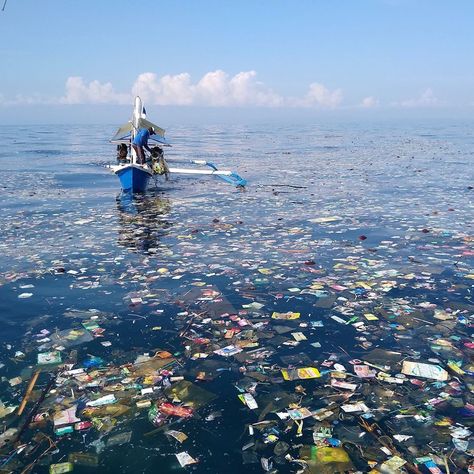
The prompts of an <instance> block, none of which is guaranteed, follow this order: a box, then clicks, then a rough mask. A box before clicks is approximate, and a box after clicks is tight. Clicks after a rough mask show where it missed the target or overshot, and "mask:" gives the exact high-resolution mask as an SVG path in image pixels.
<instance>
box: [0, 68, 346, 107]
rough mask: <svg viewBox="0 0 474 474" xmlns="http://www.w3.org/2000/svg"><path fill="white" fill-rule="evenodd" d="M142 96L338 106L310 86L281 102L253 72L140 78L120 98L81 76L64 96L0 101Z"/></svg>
mask: <svg viewBox="0 0 474 474" xmlns="http://www.w3.org/2000/svg"><path fill="white" fill-rule="evenodd" d="M135 95H140V96H141V97H142V99H143V100H144V101H145V102H146V103H148V104H157V105H178V106H179V105H187V106H211V107H310V108H330V109H332V108H336V107H338V106H339V105H340V103H341V102H342V91H341V89H335V90H330V89H328V88H327V87H326V86H325V85H323V84H320V83H318V82H314V83H312V84H310V86H309V90H308V92H307V93H306V95H305V96H304V97H299V98H295V97H284V96H281V95H279V94H278V93H276V92H274V91H273V90H272V89H271V88H269V87H268V86H266V85H265V84H264V83H263V82H261V81H259V80H258V79H257V73H256V72H255V71H242V72H239V73H237V74H235V75H233V76H232V75H229V74H227V73H226V72H225V71H222V70H220V69H218V70H216V71H211V72H208V73H206V74H204V76H202V77H201V78H200V79H199V80H197V81H193V80H192V78H191V76H190V74H188V73H181V74H175V75H170V74H167V75H164V76H161V77H159V76H158V75H157V74H155V73H153V72H144V73H142V74H140V75H139V76H138V77H137V78H136V80H135V81H134V83H133V85H132V87H131V90H130V91H129V92H118V91H116V90H115V89H114V87H113V85H112V83H111V82H100V81H98V80H92V81H89V82H87V81H86V80H84V79H83V78H82V77H80V76H71V77H69V78H68V79H67V80H66V84H65V91H64V94H63V95H62V96H59V97H58V96H57V97H49V98H45V97H40V96H38V95H30V96H17V97H15V98H12V99H10V100H7V99H6V98H5V97H0V105H22V104H64V105H73V104H130V103H131V102H132V99H133V96H135Z"/></svg>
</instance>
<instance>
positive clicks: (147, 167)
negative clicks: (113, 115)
mask: <svg viewBox="0 0 474 474" xmlns="http://www.w3.org/2000/svg"><path fill="white" fill-rule="evenodd" d="M150 127H153V129H154V131H155V133H154V134H152V135H150V138H149V139H148V146H149V147H150V149H151V150H152V154H151V157H150V158H149V159H148V160H147V161H146V163H145V164H140V163H139V161H138V157H137V154H136V152H135V150H134V149H133V147H132V146H131V143H132V141H133V139H134V138H135V135H136V134H137V133H138V130H140V129H141V128H150ZM111 143H114V144H116V145H117V162H118V163H117V164H116V165H111V166H110V168H111V169H112V171H113V172H114V173H115V174H116V175H117V176H118V177H119V179H120V184H121V186H122V190H123V191H125V192H130V193H137V192H138V193H143V192H145V191H146V189H147V187H148V183H149V181H150V178H152V177H154V176H155V177H156V176H157V175H166V176H168V175H173V174H184V175H186V174H187V175H198V176H199V175H213V176H217V177H219V178H221V179H223V180H224V181H226V182H228V183H230V184H232V185H234V186H239V187H244V186H245V185H246V184H247V181H246V180H245V179H244V178H242V177H241V176H239V175H238V174H237V173H235V172H233V171H227V170H219V169H218V168H217V166H216V165H215V164H214V163H211V162H209V161H204V160H180V159H174V158H171V159H168V158H167V159H166V160H165V159H164V156H163V152H162V147H163V146H165V147H167V146H171V145H170V144H169V142H168V141H167V140H166V138H165V131H164V130H163V129H162V128H161V127H158V125H155V124H154V123H152V122H150V121H149V120H147V118H146V112H145V108H144V107H143V104H142V100H141V99H140V97H138V96H137V97H136V98H135V106H134V108H133V115H132V119H131V120H130V121H129V122H127V123H126V124H124V125H122V126H121V127H120V128H119V129H118V130H117V133H116V134H115V135H114V137H113V138H112V140H111ZM169 163H176V164H183V163H186V164H192V165H195V166H202V167H204V168H179V167H173V166H169Z"/></svg>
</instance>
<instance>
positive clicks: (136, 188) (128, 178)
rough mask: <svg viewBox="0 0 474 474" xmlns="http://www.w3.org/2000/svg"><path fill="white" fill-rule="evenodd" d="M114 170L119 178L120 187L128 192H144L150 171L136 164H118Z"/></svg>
mask: <svg viewBox="0 0 474 474" xmlns="http://www.w3.org/2000/svg"><path fill="white" fill-rule="evenodd" d="M114 172H115V174H116V175H117V176H118V177H119V179H120V184H121V186H122V189H123V190H124V191H125V192H130V193H143V192H145V191H146V188H147V187H148V183H149V181H150V178H151V176H152V173H151V171H149V170H148V169H146V168H144V167H142V166H137V165H128V166H118V167H116V168H115V169H114Z"/></svg>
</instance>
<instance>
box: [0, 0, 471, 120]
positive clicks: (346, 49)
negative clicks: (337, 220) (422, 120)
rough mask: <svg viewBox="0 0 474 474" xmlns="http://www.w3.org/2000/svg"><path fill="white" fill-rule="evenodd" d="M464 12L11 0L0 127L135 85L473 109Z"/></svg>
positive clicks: (356, 104)
mask: <svg viewBox="0 0 474 474" xmlns="http://www.w3.org/2000/svg"><path fill="white" fill-rule="evenodd" d="M3 1H4V0H0V2H1V3H0V5H3ZM473 18H474V2H473V1H471V0H464V1H463V0H459V1H455V2H448V1H446V0H331V1H329V0H325V1H322V0H321V1H320V0H239V1H238V2H234V1H231V0H219V1H217V0H199V1H198V0H186V1H185V0H159V1H158V0H155V1H151V0H150V1H149V0H140V1H132V0H127V1H125V0H113V1H112V0H109V1H106V0H102V1H97V0H94V1H93V0H81V1H79V0H21V1H20V0H8V1H7V4H6V8H5V11H4V12H0V61H1V65H2V66H1V74H0V122H1V123H8V122H9V121H12V120H13V121H15V119H18V120H23V119H25V118H26V117H28V120H29V121H30V122H34V121H35V120H38V121H48V120H49V119H50V120H53V121H54V120H55V119H61V118H65V117H68V118H69V119H70V120H71V121H74V118H84V117H86V116H87V115H88V114H90V113H94V114H95V117H97V118H98V119H100V120H102V119H103V120H109V119H110V118H112V117H113V116H114V113H115V112H114V111H116V110H117V107H118V108H120V109H121V108H122V107H125V106H126V105H128V104H131V101H132V99H131V98H132V96H133V95H134V94H135V93H139V94H140V95H141V96H142V97H143V98H144V100H145V101H146V103H147V104H149V107H150V108H154V107H159V106H164V107H167V108H168V109H170V110H171V109H173V110H178V111H179V110H181V111H186V110H189V108H196V109H197V108H202V109H203V110H207V111H209V110H213V111H216V110H224V109H225V110H228V109H232V108H239V109H248V110H249V111H252V112H251V113H252V114H253V113H254V111H255V110H260V111H264V112H262V113H270V114H274V113H279V112H282V111H284V110H288V109H291V110H292V113H293V114H294V113H296V112H297V111H301V113H302V114H308V113H309V112H314V113H321V114H324V113H331V114H336V115H337V113H341V114H344V113H348V112H351V113H353V114H361V115H363V114H373V113H375V112H376V113H378V114H381V113H383V114H387V115H390V114H397V113H400V112H401V111H403V113H405V114H417V113H420V111H425V112H426V113H429V114H443V113H448V112H449V113H451V114H452V115H456V114H458V113H459V114H462V115H464V116H469V117H470V116H471V115H472V114H473V112H474V87H473V86H474V62H473V61H472V58H473V50H474V29H473V28H472V19H473ZM241 112H242V110H241ZM183 113H184V112H183Z"/></svg>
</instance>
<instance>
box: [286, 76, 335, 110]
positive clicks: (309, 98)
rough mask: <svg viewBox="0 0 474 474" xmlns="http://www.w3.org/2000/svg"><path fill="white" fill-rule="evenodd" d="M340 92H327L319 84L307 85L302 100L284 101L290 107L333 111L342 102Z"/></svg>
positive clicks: (324, 87) (291, 99)
mask: <svg viewBox="0 0 474 474" xmlns="http://www.w3.org/2000/svg"><path fill="white" fill-rule="evenodd" d="M342 98H343V95H342V90H341V89H335V90H333V91H331V90H329V89H328V88H327V87H326V86H324V85H323V84H320V83H319V82H313V83H312V84H310V85H309V90H308V92H307V93H306V95H305V96H304V97H303V98H299V97H293V98H290V99H287V100H285V102H286V104H287V105H289V106H292V107H315V108H326V109H335V108H336V107H337V106H338V105H339V104H340V103H341V102H342Z"/></svg>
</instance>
